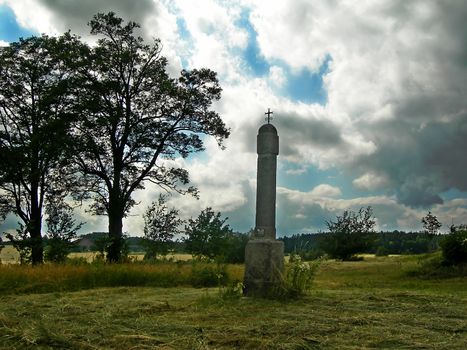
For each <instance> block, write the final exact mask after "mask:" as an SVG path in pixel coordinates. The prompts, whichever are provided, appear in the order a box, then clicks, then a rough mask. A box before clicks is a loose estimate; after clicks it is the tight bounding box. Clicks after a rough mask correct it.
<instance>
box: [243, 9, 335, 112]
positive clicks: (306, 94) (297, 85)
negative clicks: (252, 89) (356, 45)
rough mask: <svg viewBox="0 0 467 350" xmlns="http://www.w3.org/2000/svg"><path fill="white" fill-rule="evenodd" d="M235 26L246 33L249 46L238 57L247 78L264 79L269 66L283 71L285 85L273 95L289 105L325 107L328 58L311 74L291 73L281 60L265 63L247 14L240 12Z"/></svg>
mask: <svg viewBox="0 0 467 350" xmlns="http://www.w3.org/2000/svg"><path fill="white" fill-rule="evenodd" d="M236 25H238V26H239V27H241V28H243V29H245V30H246V31H247V33H248V43H247V46H246V48H245V49H244V50H241V51H240V52H239V53H240V55H241V57H242V58H243V60H244V62H245V63H246V66H247V68H246V69H247V71H248V73H249V74H251V75H253V76H255V77H266V76H267V75H268V74H269V70H270V68H271V66H273V65H274V66H278V67H280V68H282V70H283V71H284V74H285V82H284V84H283V85H282V86H281V87H277V88H276V89H275V90H276V93H278V94H279V95H281V96H284V97H287V98H289V99H290V100H292V101H300V102H304V103H320V104H325V103H326V101H327V92H326V89H325V88H324V85H323V75H324V74H326V73H327V72H328V63H329V61H330V57H327V58H326V59H325V61H324V62H323V64H322V65H321V67H320V68H319V70H318V71H317V72H312V71H310V70H309V69H307V68H302V69H301V70H299V71H298V72H297V71H293V70H292V68H291V67H290V66H289V65H287V64H286V63H285V62H283V61H282V60H277V59H274V60H267V59H266V58H265V57H264V55H263V54H262V53H261V50H260V47H259V44H258V40H257V36H258V33H257V32H256V30H255V29H254V27H253V26H252V24H251V22H250V20H249V12H248V11H243V12H242V14H241V16H240V18H239V19H238V20H237V22H236Z"/></svg>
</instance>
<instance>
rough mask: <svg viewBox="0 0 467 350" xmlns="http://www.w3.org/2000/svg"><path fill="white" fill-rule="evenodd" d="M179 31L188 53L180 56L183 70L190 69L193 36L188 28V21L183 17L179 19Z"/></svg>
mask: <svg viewBox="0 0 467 350" xmlns="http://www.w3.org/2000/svg"><path fill="white" fill-rule="evenodd" d="M177 30H178V33H179V34H180V38H181V39H182V40H183V42H184V43H185V45H186V48H187V50H188V52H185V53H184V54H181V55H180V59H181V61H182V67H183V69H188V68H189V67H188V58H189V55H190V53H189V51H191V50H192V49H193V44H192V39H193V38H192V36H191V33H190V31H189V30H188V28H187V26H186V21H185V19H184V18H182V17H177Z"/></svg>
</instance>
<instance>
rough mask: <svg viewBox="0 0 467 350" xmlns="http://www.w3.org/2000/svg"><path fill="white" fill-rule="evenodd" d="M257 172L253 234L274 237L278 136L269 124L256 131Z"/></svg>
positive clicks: (261, 237)
mask: <svg viewBox="0 0 467 350" xmlns="http://www.w3.org/2000/svg"><path fill="white" fill-rule="evenodd" d="M257 142H258V173H257V181H256V227H255V233H254V234H255V236H256V237H258V238H260V239H263V238H269V239H276V169H277V155H278V154H279V136H277V130H276V128H275V127H274V126H273V125H271V124H265V125H263V126H262V127H261V128H260V129H259V131H258V137H257Z"/></svg>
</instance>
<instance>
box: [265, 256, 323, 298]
mask: <svg viewBox="0 0 467 350" xmlns="http://www.w3.org/2000/svg"><path fill="white" fill-rule="evenodd" d="M322 261H323V259H321V258H320V259H317V260H314V261H312V262H304V261H302V259H301V257H300V256H299V255H297V254H292V255H291V256H290V258H289V264H288V266H287V267H286V271H285V273H284V274H283V275H282V279H281V283H280V284H279V285H278V286H277V287H276V288H274V289H273V290H272V291H271V293H270V294H269V295H267V297H269V298H272V299H279V300H288V299H297V298H299V297H301V296H303V295H305V294H306V293H307V292H308V291H309V290H310V289H311V286H312V284H313V280H314V278H315V275H316V272H317V271H318V268H319V266H320V265H321V263H322Z"/></svg>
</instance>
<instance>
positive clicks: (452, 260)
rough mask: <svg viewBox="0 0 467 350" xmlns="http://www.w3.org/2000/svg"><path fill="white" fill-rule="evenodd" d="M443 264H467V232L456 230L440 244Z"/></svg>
mask: <svg viewBox="0 0 467 350" xmlns="http://www.w3.org/2000/svg"><path fill="white" fill-rule="evenodd" d="M440 245H441V250H442V252H443V264H445V265H448V266H449V265H458V264H461V263H463V262H467V230H458V231H456V230H454V232H452V233H450V234H448V235H446V237H444V239H443V240H442V241H441V242H440Z"/></svg>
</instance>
